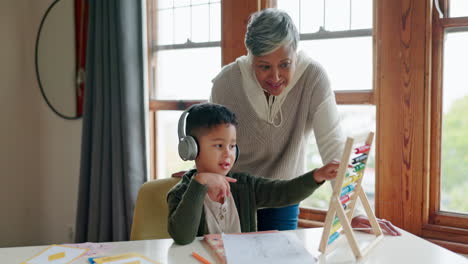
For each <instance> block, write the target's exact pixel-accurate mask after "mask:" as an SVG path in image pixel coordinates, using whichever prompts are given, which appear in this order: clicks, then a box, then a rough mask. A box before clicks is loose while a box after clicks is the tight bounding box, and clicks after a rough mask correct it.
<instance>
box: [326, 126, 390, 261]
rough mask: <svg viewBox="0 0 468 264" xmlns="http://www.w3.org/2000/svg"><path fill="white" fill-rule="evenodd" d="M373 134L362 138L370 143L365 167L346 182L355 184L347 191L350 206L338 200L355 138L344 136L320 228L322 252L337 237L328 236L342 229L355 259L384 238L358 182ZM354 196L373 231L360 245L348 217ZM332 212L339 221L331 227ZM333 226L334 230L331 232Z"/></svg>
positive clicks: (367, 143)
mask: <svg viewBox="0 0 468 264" xmlns="http://www.w3.org/2000/svg"><path fill="white" fill-rule="evenodd" d="M373 138H374V133H373V132H370V133H369V135H368V136H367V139H366V142H365V144H366V145H369V149H368V150H367V151H366V152H363V153H362V154H367V157H366V158H365V160H363V161H362V162H361V163H362V164H363V165H364V168H363V169H362V170H360V171H359V173H358V174H357V175H356V177H357V180H356V181H353V182H351V183H349V185H351V184H353V183H354V182H355V183H356V185H355V187H354V191H352V194H349V195H350V199H349V204H348V205H349V206H348V207H347V209H346V210H345V209H344V208H343V205H342V203H341V200H340V196H341V192H342V189H343V188H345V187H346V186H343V183H344V182H345V179H346V178H347V176H346V171H347V168H348V164H349V160H350V157H351V151H352V150H353V143H354V139H353V138H349V137H348V139H347V140H346V145H345V149H344V151H343V156H342V159H341V162H340V166H339V168H338V174H337V177H336V180H335V185H334V187H333V194H332V196H331V198H330V207H329V209H328V213H327V216H326V218H325V226H324V228H323V233H322V239H321V240H320V246H319V251H320V252H322V254H326V253H327V248H329V246H330V244H332V243H333V242H334V241H336V240H337V237H336V236H335V237H334V238H331V239H330V236H331V235H332V234H334V233H335V231H336V232H337V233H336V234H339V235H338V236H341V235H342V234H343V233H344V234H345V235H346V238H347V241H348V244H349V246H350V247H351V250H352V251H353V254H354V256H355V257H356V259H360V258H362V257H364V256H365V255H367V253H368V252H369V251H370V250H371V249H372V248H373V247H374V246H375V245H376V244H377V243H378V242H379V241H380V240H381V239H382V238H383V232H382V229H380V226H379V223H378V222H377V218H376V217H375V215H374V212H373V211H372V208H371V206H370V204H369V201H368V200H367V196H366V194H365V193H364V190H363V189H362V185H361V184H362V179H363V176H364V171H365V169H366V163H367V159H368V158H369V153H370V149H371V147H372V141H373ZM358 164H359V163H358ZM359 174H360V176H359ZM353 177H354V176H353ZM357 199H360V200H361V203H362V205H363V207H364V210H365V213H366V215H367V217H368V218H369V222H370V224H371V226H372V231H373V234H374V235H375V239H374V240H373V241H372V242H371V243H370V244H368V245H367V246H366V247H365V248H363V249H360V248H359V245H358V242H357V240H356V237H355V236H354V231H353V229H352V227H351V219H352V216H353V213H354V209H355V206H356V202H357ZM335 216H338V220H339V223H336V224H335V227H334V225H333V223H334V222H335ZM339 225H341V226H339ZM333 227H334V232H330V231H331V230H332V228H333ZM341 227H342V231H341V232H339V233H338V231H337V230H339V228H341ZM330 233H332V234H330ZM336 234H335V235H336ZM338 238H339V237H338ZM329 240H330V241H329Z"/></svg>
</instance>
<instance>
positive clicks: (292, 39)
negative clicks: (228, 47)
mask: <svg viewBox="0 0 468 264" xmlns="http://www.w3.org/2000/svg"><path fill="white" fill-rule="evenodd" d="M298 41H299V33H298V31H297V29H296V26H295V25H294V23H293V21H292V19H291V17H290V16H289V15H288V14H287V13H286V12H284V11H282V10H278V9H275V8H267V9H263V10H261V11H258V12H255V13H254V14H252V16H251V17H250V20H249V24H248V25H247V32H246V33H245V47H246V48H247V50H248V51H249V52H250V53H251V54H252V55H254V56H263V55H266V54H268V53H270V52H273V51H275V50H276V49H277V48H279V47H281V46H283V45H291V47H292V48H293V49H294V51H296V50H297V43H298Z"/></svg>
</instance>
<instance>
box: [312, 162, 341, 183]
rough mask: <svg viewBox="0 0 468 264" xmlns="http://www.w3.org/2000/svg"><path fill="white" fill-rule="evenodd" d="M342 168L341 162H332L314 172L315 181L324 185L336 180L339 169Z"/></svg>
mask: <svg viewBox="0 0 468 264" xmlns="http://www.w3.org/2000/svg"><path fill="white" fill-rule="evenodd" d="M339 166H340V162H339V161H336V160H334V161H332V162H330V163H328V164H327V165H325V166H323V167H321V168H319V169H316V170H315V171H314V180H315V182H317V183H322V182H323V181H325V180H333V179H335V178H336V174H337V173H338V167H339Z"/></svg>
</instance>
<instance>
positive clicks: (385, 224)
mask: <svg viewBox="0 0 468 264" xmlns="http://www.w3.org/2000/svg"><path fill="white" fill-rule="evenodd" d="M377 222H378V223H379V225H380V228H382V231H384V232H385V233H387V234H388V235H391V236H401V233H400V232H399V231H398V230H397V229H396V228H395V226H394V225H393V224H392V223H391V222H390V221H388V220H385V219H379V218H377ZM351 226H352V227H353V229H354V228H355V229H356V230H359V231H362V232H366V233H370V234H372V233H373V232H372V226H371V224H370V222H369V218H367V217H366V216H362V215H359V216H356V217H354V218H353V220H351Z"/></svg>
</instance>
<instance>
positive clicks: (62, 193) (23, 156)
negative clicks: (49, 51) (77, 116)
mask: <svg viewBox="0 0 468 264" xmlns="http://www.w3.org/2000/svg"><path fill="white" fill-rule="evenodd" d="M50 3H52V0H2V1H0V32H1V36H2V41H1V42H0V45H1V46H0V47H1V48H0V58H1V60H0V123H1V129H0V172H1V173H0V180H1V184H0V211H1V212H2V217H0V234H1V235H0V247H6V246H20V245H38V244H50V243H62V242H70V241H71V240H70V237H69V227H71V226H73V225H74V221H75V210H76V200H77V190H78V175H79V161H80V143H81V142H80V141H81V120H77V121H76V120H75V121H68V120H64V119H61V118H59V117H58V116H56V115H55V114H54V113H53V112H52V111H51V110H50V109H49V108H48V107H47V105H46V103H45V101H44V100H43V98H42V96H41V94H40V91H39V87H38V85H37V82H36V77H35V69H34V44H35V38H36V33H37V30H38V27H39V23H40V21H41V17H42V15H43V14H44V13H45V11H46V9H47V7H48V5H49V4H50Z"/></svg>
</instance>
